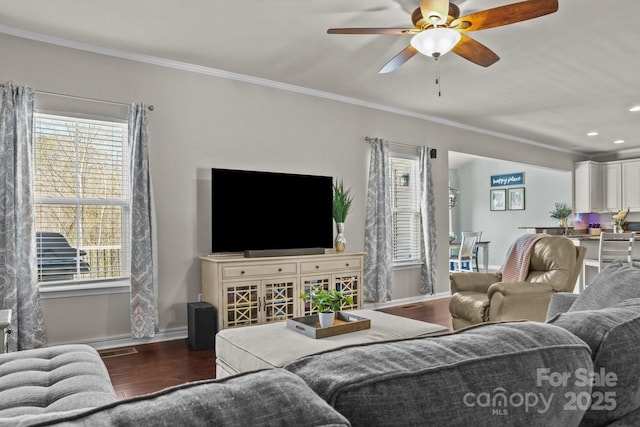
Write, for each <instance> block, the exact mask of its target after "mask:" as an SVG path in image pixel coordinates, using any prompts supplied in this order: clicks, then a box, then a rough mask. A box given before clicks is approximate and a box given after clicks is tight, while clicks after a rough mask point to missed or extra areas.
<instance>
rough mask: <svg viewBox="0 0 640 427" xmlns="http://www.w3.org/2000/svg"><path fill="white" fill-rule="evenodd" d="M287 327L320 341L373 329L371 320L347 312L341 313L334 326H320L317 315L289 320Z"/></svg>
mask: <svg viewBox="0 0 640 427" xmlns="http://www.w3.org/2000/svg"><path fill="white" fill-rule="evenodd" d="M287 327H288V328H289V329H291V330H292V331H296V332H298V333H300V334H302V335H306V336H308V337H310V338H313V339H318V338H327V337H332V336H335V335H341V334H348V333H349V332H356V331H361V330H363V329H369V328H371V320H369V319H366V318H364V317H361V316H356V315H355V314H351V313H348V312H345V311H339V312H338V315H337V316H336V319H335V320H334V322H333V325H331V326H327V327H326V328H323V327H321V326H320V321H319V320H318V315H317V314H314V315H311V316H305V317H294V318H293V319H287Z"/></svg>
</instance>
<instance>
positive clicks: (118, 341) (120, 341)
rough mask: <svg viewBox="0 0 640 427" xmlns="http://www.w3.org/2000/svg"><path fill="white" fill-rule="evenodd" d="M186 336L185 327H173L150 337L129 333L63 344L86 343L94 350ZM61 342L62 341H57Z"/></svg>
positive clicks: (177, 338)
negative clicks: (135, 336) (134, 336)
mask: <svg viewBox="0 0 640 427" xmlns="http://www.w3.org/2000/svg"><path fill="white" fill-rule="evenodd" d="M187 336H188V331H187V328H186V327H184V328H175V329H170V330H165V331H162V332H159V333H157V334H156V335H155V336H154V337H152V338H139V339H138V338H132V337H131V335H121V336H117V337H109V338H102V339H95V340H89V341H82V342H69V343H64V344H88V345H90V346H91V347H93V348H95V349H96V350H106V349H110V348H118V347H130V346H136V345H142V344H149V343H153V342H162V341H173V340H179V339H186V338H187ZM58 344H62V343H58Z"/></svg>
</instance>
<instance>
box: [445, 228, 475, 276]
mask: <svg viewBox="0 0 640 427" xmlns="http://www.w3.org/2000/svg"><path fill="white" fill-rule="evenodd" d="M477 241H478V232H477V231H463V232H462V238H461V240H460V250H458V254H457V255H456V256H452V257H450V258H449V265H450V271H457V272H462V271H469V272H472V271H473V264H472V260H473V258H472V257H473V251H474V248H475V246H476V242H477Z"/></svg>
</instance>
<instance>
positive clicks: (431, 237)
mask: <svg viewBox="0 0 640 427" xmlns="http://www.w3.org/2000/svg"><path fill="white" fill-rule="evenodd" d="M430 151H431V150H430V149H429V148H428V147H424V146H423V147H420V148H419V153H420V159H419V162H420V219H421V221H420V228H421V231H422V240H421V241H420V245H421V249H422V251H421V252H422V271H421V272H420V292H421V293H423V294H432V293H433V288H434V286H435V283H436V209H435V203H434V198H433V180H432V179H431V155H430Z"/></svg>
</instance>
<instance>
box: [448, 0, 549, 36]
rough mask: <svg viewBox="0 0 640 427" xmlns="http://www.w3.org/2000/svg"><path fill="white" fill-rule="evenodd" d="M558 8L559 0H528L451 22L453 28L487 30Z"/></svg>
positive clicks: (464, 30)
mask: <svg viewBox="0 0 640 427" xmlns="http://www.w3.org/2000/svg"><path fill="white" fill-rule="evenodd" d="M557 10H558V0H526V1H521V2H519V3H512V4H508V5H505V6H499V7H494V8H493V9H487V10H483V11H480V12H476V13H472V14H471V15H467V16H463V17H462V18H459V19H456V20H454V21H453V22H451V28H455V29H457V30H458V31H461V32H469V31H478V30H486V29H487V28H495V27H501V26H503V25H509V24H515V23H516V22H521V21H526V20H528V19H533V18H537V17H539V16H544V15H548V14H550V13H553V12H555V11H557Z"/></svg>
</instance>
